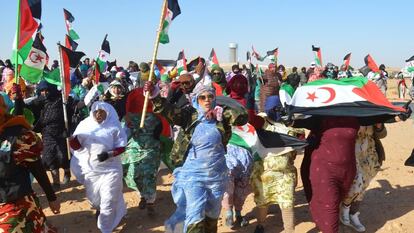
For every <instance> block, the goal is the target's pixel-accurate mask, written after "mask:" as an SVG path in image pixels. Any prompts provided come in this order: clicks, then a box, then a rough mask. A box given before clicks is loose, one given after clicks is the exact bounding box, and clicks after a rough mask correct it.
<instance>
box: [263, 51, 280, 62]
mask: <svg viewBox="0 0 414 233" xmlns="http://www.w3.org/2000/svg"><path fill="white" fill-rule="evenodd" d="M278 54H279V48H275V49H273V50H270V51H267V53H266V55H267V56H266V57H268V58H270V60H271V61H272V62H273V63H277V56H278Z"/></svg>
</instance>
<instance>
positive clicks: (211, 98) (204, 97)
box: [198, 94, 214, 100]
mask: <svg viewBox="0 0 414 233" xmlns="http://www.w3.org/2000/svg"><path fill="white" fill-rule="evenodd" d="M198 99H199V100H206V99H209V100H213V99H214V95H211V94H210V95H199V96H198Z"/></svg>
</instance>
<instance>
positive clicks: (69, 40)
mask: <svg viewBox="0 0 414 233" xmlns="http://www.w3.org/2000/svg"><path fill="white" fill-rule="evenodd" d="M65 46H66V48H68V49H71V50H73V51H75V50H76V49H77V48H78V43H76V42H75V41H74V40H73V39H72V38H71V37H70V36H69V35H66V36H65Z"/></svg>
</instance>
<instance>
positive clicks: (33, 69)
mask: <svg viewBox="0 0 414 233" xmlns="http://www.w3.org/2000/svg"><path fill="white" fill-rule="evenodd" d="M47 60H48V55H47V53H46V47H45V46H44V45H43V42H42V36H41V33H40V32H37V34H36V37H35V40H34V42H33V44H32V48H31V49H30V52H29V54H28V56H27V57H26V59H25V61H24V63H23V64H22V66H21V68H20V76H21V77H22V78H23V79H24V80H26V81H29V82H31V83H38V82H39V81H40V78H41V77H42V76H43V69H44V68H45V65H46V63H47Z"/></svg>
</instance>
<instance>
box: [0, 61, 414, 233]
mask: <svg viewBox="0 0 414 233" xmlns="http://www.w3.org/2000/svg"><path fill="white" fill-rule="evenodd" d="M58 67H59V64H58V62H57V61H56V62H54V63H53V66H52V67H51V69H57V68H58ZM154 67H155V68H154V72H153V74H150V71H151V63H145V62H142V63H140V64H138V63H136V62H133V61H131V62H129V64H128V67H127V68H123V67H121V66H117V64H116V63H108V64H107V68H106V71H105V72H104V73H102V74H100V76H99V77H95V75H96V72H94V61H90V60H89V59H88V58H86V59H84V60H83V62H81V63H80V64H79V66H78V68H77V69H76V71H75V72H73V73H72V75H71V79H70V82H71V93H70V95H69V98H68V100H67V101H65V99H64V98H62V94H61V88H60V87H58V86H56V85H54V84H51V83H48V82H47V81H46V80H42V81H40V83H38V84H31V83H26V82H25V81H24V80H23V79H22V78H20V79H19V82H18V83H15V77H14V72H15V70H14V67H13V66H12V64H11V62H10V60H6V62H4V63H3V62H2V61H0V69H1V72H0V74H1V98H0V123H1V125H0V133H1V151H0V198H1V204H0V213H1V214H4V213H6V214H7V217H5V218H1V219H0V229H1V230H3V231H4V232H20V231H23V229H25V232H56V229H55V228H54V227H53V226H50V225H48V224H47V221H46V217H45V215H44V214H43V212H42V209H41V206H40V205H39V202H38V199H37V197H36V195H35V193H34V192H33V189H32V186H31V185H32V184H31V183H32V179H33V177H34V178H35V179H36V180H37V182H38V183H39V185H40V186H41V187H42V189H43V190H44V192H45V193H46V197H47V200H48V201H49V205H50V208H51V210H52V211H53V213H55V214H58V213H59V209H60V204H59V198H57V197H56V194H55V192H57V191H58V190H59V189H60V188H61V185H67V184H68V182H69V181H70V179H72V177H71V176H72V175H73V176H74V177H75V178H76V180H77V182H79V183H81V184H82V185H84V186H85V189H86V197H87V198H88V200H89V201H90V203H91V206H92V208H94V209H96V220H97V222H96V224H97V227H98V228H99V229H100V231H101V232H103V233H110V232H113V230H114V229H115V228H116V227H117V226H118V224H119V223H120V222H121V220H122V218H123V217H124V216H125V214H126V213H127V207H126V204H125V201H124V198H123V193H122V190H123V185H126V186H128V187H129V188H131V189H133V190H136V191H137V192H138V195H139V197H140V203H139V208H140V209H142V210H146V211H147V213H148V215H149V216H150V217H151V216H154V215H156V212H157V210H156V208H155V207H156V204H157V195H156V194H157V189H156V182H157V175H158V170H159V167H160V164H161V162H164V163H165V164H166V165H167V166H168V167H169V168H170V169H171V170H172V174H173V177H174V182H173V184H172V187H171V194H172V197H173V200H174V203H175V204H176V211H175V212H174V213H173V215H172V216H170V218H168V219H167V220H166V221H165V229H166V231H167V232H188V233H201V232H208V233H214V232H217V227H218V226H217V225H218V218H219V215H220V213H221V210H222V207H223V208H224V210H225V225H227V226H228V227H231V228H233V229H237V228H240V227H244V226H247V225H248V224H249V219H247V218H246V217H245V216H243V215H242V210H243V205H244V202H245V200H246V197H247V195H248V194H250V193H251V192H252V193H253V194H254V201H255V204H256V206H257V213H256V218H257V225H256V228H255V231H254V232H255V233H263V232H265V222H266V216H267V212H268V207H269V206H270V205H273V204H277V205H279V207H280V209H281V214H282V221H283V227H284V232H294V231H295V224H296V223H295V198H294V197H295V195H294V193H295V187H296V186H297V182H298V175H297V174H298V172H297V168H296V167H295V165H294V160H295V159H296V155H297V153H298V152H299V151H296V150H295V149H293V148H290V149H286V150H272V148H267V149H266V150H261V151H260V152H259V153H258V151H256V150H254V149H253V148H252V147H251V146H249V145H248V144H246V143H243V140H240V138H238V137H237V136H236V135H235V134H234V132H235V131H237V130H241V129H246V130H248V131H251V130H252V131H254V130H265V131H271V132H276V133H280V134H286V135H290V136H294V137H297V138H298V139H302V140H305V129H308V130H310V132H309V133H308V134H307V138H306V140H307V142H308V144H309V145H308V146H307V147H306V148H305V151H304V158H303V161H302V165H301V168H300V174H301V178H302V181H303V186H304V190H305V193H306V198H307V200H308V202H309V206H310V212H311V215H312V218H313V220H314V222H315V223H316V225H317V227H318V228H319V229H320V230H321V231H322V232H324V233H331V232H332V233H334V232H338V228H339V224H340V223H342V224H344V225H347V226H350V227H352V228H354V229H355V230H356V231H357V232H364V231H365V227H364V225H363V223H361V221H360V219H359V214H360V212H359V205H360V202H361V201H362V200H363V194H364V192H365V191H366V189H367V187H368V185H369V183H370V181H371V180H372V179H373V178H374V177H375V175H376V174H377V172H378V171H379V169H380V167H381V165H382V161H383V160H384V158H385V154H384V149H383V147H382V144H381V141H380V139H381V138H384V137H385V136H386V127H385V124H384V123H392V122H398V121H404V120H406V119H407V118H408V117H410V115H411V109H410V108H409V107H408V106H406V109H407V110H406V112H404V113H402V114H400V115H398V116H395V117H393V118H390V119H388V118H387V119H385V118H384V119H382V118H381V119H377V120H375V121H366V120H361V119H359V118H358V117H349V116H346V117H345V116H314V117H312V118H310V119H307V120H295V119H294V118H293V119H292V118H291V116H290V115H289V113H288V112H287V111H286V110H287V109H286V106H287V105H289V102H290V99H291V98H292V96H293V95H294V93H295V91H296V89H297V88H299V87H300V86H303V85H306V84H307V83H308V82H313V81H316V80H320V79H335V80H342V79H348V78H352V76H353V75H355V73H353V72H351V71H350V70H349V67H347V66H345V65H343V66H341V67H338V66H335V65H333V64H332V63H328V64H327V65H326V66H324V67H320V66H317V65H316V64H315V63H312V64H311V65H310V67H308V68H306V67H302V68H301V69H300V71H299V70H298V68H297V67H293V68H292V69H291V71H290V72H288V71H287V69H286V68H285V66H283V65H277V64H274V63H271V64H269V65H268V67H266V69H265V71H264V73H263V74H262V73H261V72H260V71H259V70H257V69H256V68H254V67H253V66H250V67H248V66H246V65H243V66H242V67H240V66H239V65H238V64H235V65H233V66H232V67H231V71H230V72H228V73H226V72H224V70H223V68H221V67H220V66H218V65H212V66H209V65H208V64H206V62H205V60H204V59H200V60H199V62H198V64H195V65H193V66H192V67H187V70H185V71H182V72H181V73H179V74H178V71H177V69H172V70H170V71H167V72H163V73H162V72H161V70H160V69H159V68H158V67H157V66H154ZM379 68H380V70H379V71H378V72H372V71H371V72H369V73H366V74H365V77H363V75H361V77H359V78H361V79H368V80H371V81H373V82H375V83H376V84H377V86H378V88H379V89H380V90H381V91H382V93H383V94H384V95H386V91H387V79H388V73H387V71H386V69H385V66H384V65H381V66H380V67H379ZM150 76H153V81H150V80H149V77H150ZM97 80H99V82H97ZM404 85H405V83H404ZM147 93H148V95H149V103H148V106H147V108H146V109H145V111H146V114H145V119H144V127H142V128H141V127H139V124H140V122H141V117H142V116H143V115H142V113H143V107H144V99H145V94H147ZM64 109H65V111H66V113H67V116H68V122H69V125H68V126H66V124H65V121H64V115H65V114H66V113H65V111H64ZM166 132H167V133H166ZM39 135H41V138H40V137H39ZM165 136H166V138H165ZM260 153H261V154H260ZM165 154H166V155H167V156H164V155H165ZM413 154H414V151H413ZM60 169H63V174H64V177H63V179H61V177H60V176H59V174H61V172H60V171H59V170H60ZM46 171H50V173H51V178H52V182H50V181H49V179H48V177H47V175H46ZM266 232H272V231H271V229H266Z"/></svg>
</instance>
